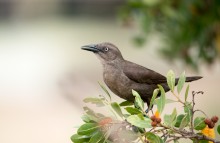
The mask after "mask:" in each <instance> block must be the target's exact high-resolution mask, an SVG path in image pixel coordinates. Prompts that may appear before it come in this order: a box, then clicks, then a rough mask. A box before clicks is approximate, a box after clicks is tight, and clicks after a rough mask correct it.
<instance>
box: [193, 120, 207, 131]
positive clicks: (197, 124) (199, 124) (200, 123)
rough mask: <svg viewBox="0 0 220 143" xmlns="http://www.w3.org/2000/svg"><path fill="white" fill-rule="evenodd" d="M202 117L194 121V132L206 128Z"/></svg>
mask: <svg viewBox="0 0 220 143" xmlns="http://www.w3.org/2000/svg"><path fill="white" fill-rule="evenodd" d="M204 120H205V118H204V117H196V118H195V120H194V129H195V130H202V129H204V128H205V127H206V124H205V122H204Z"/></svg>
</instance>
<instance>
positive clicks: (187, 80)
mask: <svg viewBox="0 0 220 143" xmlns="http://www.w3.org/2000/svg"><path fill="white" fill-rule="evenodd" d="M201 78H202V76H191V77H186V82H191V81H194V80H199V79H201Z"/></svg>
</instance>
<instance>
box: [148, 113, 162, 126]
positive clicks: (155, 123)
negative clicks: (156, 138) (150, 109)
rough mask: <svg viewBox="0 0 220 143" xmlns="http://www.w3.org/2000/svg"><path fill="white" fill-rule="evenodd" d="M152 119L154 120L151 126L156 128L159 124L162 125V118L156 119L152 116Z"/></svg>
mask: <svg viewBox="0 0 220 143" xmlns="http://www.w3.org/2000/svg"><path fill="white" fill-rule="evenodd" d="M150 119H151V120H152V122H151V126H152V127H156V126H157V124H160V122H161V118H158V117H156V116H155V115H153V116H151V117H150Z"/></svg>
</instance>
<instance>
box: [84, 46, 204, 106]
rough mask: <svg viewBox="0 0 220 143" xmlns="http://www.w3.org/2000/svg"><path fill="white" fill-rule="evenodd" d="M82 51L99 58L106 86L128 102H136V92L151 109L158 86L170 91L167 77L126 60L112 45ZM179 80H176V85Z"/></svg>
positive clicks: (86, 47) (190, 79)
mask: <svg viewBox="0 0 220 143" xmlns="http://www.w3.org/2000/svg"><path fill="white" fill-rule="evenodd" d="M81 49H82V50H87V51H91V52H93V53H94V54H95V55H96V56H97V57H98V59H99V60H100V61H101V63H102V65H103V79H104V82H105V84H106V85H107V87H108V88H109V89H110V90H111V91H112V92H113V93H114V94H116V95H117V96H119V97H121V98H123V99H125V100H127V101H131V102H134V99H135V97H134V96H133V94H132V90H135V91H137V92H138V93H139V95H140V96H141V98H142V100H143V101H144V102H146V103H147V105H148V107H149V105H150V101H151V98H152V95H153V91H154V90H155V89H156V88H158V84H159V85H161V86H162V87H163V88H164V90H165V92H168V91H169V90H170V88H169V86H168V84H167V79H166V77H165V76H163V75H162V74H160V73H158V72H155V71H153V70H151V69H148V68H146V67H143V66H141V65H138V64H136V63H133V62H130V61H127V60H125V59H124V58H123V56H122V54H121V52H120V50H119V49H118V48H117V47H116V46H115V45H114V44H112V43H109V42H103V43H98V44H90V45H85V46H82V47H81ZM201 78H202V77H201V76H192V77H186V82H191V81H195V80H198V79H201ZM178 79H179V78H176V80H175V82H176V83H175V84H177V82H178ZM158 96H160V93H159V94H158Z"/></svg>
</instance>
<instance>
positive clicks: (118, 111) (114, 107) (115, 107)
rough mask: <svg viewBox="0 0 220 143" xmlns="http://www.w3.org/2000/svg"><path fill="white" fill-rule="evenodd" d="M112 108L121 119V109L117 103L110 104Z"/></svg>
mask: <svg viewBox="0 0 220 143" xmlns="http://www.w3.org/2000/svg"><path fill="white" fill-rule="evenodd" d="M111 106H112V108H113V109H114V111H115V112H116V113H117V114H118V115H119V116H120V117H123V113H122V111H121V107H120V106H119V105H118V103H116V102H113V103H111Z"/></svg>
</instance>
